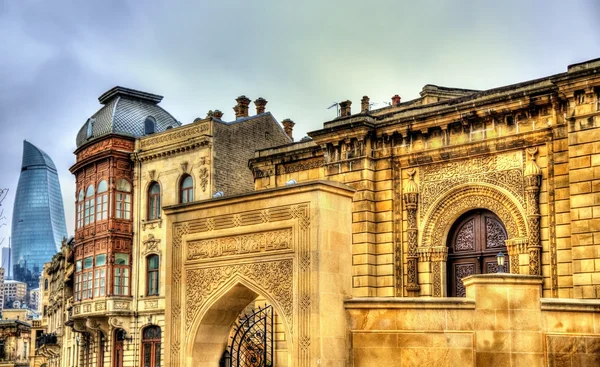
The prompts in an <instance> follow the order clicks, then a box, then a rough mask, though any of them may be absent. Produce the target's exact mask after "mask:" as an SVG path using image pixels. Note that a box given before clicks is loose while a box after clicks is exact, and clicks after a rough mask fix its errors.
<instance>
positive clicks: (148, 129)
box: [144, 116, 156, 135]
mask: <svg viewBox="0 0 600 367" xmlns="http://www.w3.org/2000/svg"><path fill="white" fill-rule="evenodd" d="M155 132H156V120H155V119H154V117H152V116H148V117H146V121H144V135H149V134H154V133H155Z"/></svg>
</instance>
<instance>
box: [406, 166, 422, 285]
mask: <svg viewBox="0 0 600 367" xmlns="http://www.w3.org/2000/svg"><path fill="white" fill-rule="evenodd" d="M416 172H417V171H416V170H414V169H411V170H409V171H408V182H407V183H406V185H405V186H404V202H405V203H406V222H407V229H406V232H407V238H408V241H407V242H408V256H407V263H408V266H407V267H408V269H407V272H406V275H407V284H406V290H407V291H408V295H409V296H411V297H416V296H418V295H419V290H420V287H419V282H418V279H417V274H418V272H417V264H418V261H419V257H418V254H417V246H418V244H417V238H418V231H419V230H418V229H417V204H418V202H419V187H418V186H417V183H416V182H415V180H414V175H415V173H416Z"/></svg>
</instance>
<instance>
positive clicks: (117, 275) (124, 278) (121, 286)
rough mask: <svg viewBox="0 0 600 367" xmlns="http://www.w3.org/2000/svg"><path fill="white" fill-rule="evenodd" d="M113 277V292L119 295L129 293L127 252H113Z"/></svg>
mask: <svg viewBox="0 0 600 367" xmlns="http://www.w3.org/2000/svg"><path fill="white" fill-rule="evenodd" d="M113 271H114V277H113V280H114V281H113V285H114V287H113V293H114V294H115V295H120V296H128V295H129V254H120V253H116V254H115V264H114V268H113Z"/></svg>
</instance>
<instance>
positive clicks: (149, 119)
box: [76, 87, 181, 148]
mask: <svg viewBox="0 0 600 367" xmlns="http://www.w3.org/2000/svg"><path fill="white" fill-rule="evenodd" d="M162 99H163V97H162V96H159V95H156V94H151V93H146V92H141V91H137V90H134V89H129V88H123V87H114V88H112V89H110V90H109V91H107V92H106V93H104V94H102V95H101V96H100V97H99V98H98V101H100V103H101V104H103V105H104V106H103V107H102V108H101V109H99V110H98V112H96V113H95V114H93V115H92V117H90V118H89V119H88V120H87V121H86V122H85V124H84V125H83V126H82V127H81V129H79V133H78V134H77V141H76V143H77V148H79V147H81V146H82V145H84V144H86V143H88V142H90V141H93V140H96V139H98V138H100V137H102V136H105V135H108V134H120V135H126V136H131V137H135V138H137V137H140V136H144V135H147V134H152V133H158V132H162V131H165V130H166V129H167V128H169V127H177V126H180V125H181V123H180V122H178V121H177V120H176V119H175V118H174V117H173V116H171V114H170V113H168V112H167V111H165V110H164V109H163V108H161V107H160V106H158V103H159V102H160V101H162Z"/></svg>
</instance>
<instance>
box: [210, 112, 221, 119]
mask: <svg viewBox="0 0 600 367" xmlns="http://www.w3.org/2000/svg"><path fill="white" fill-rule="evenodd" d="M212 117H213V118H216V119H217V120H220V119H221V118H223V112H221V111H219V110H214V111H213V112H212Z"/></svg>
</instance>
